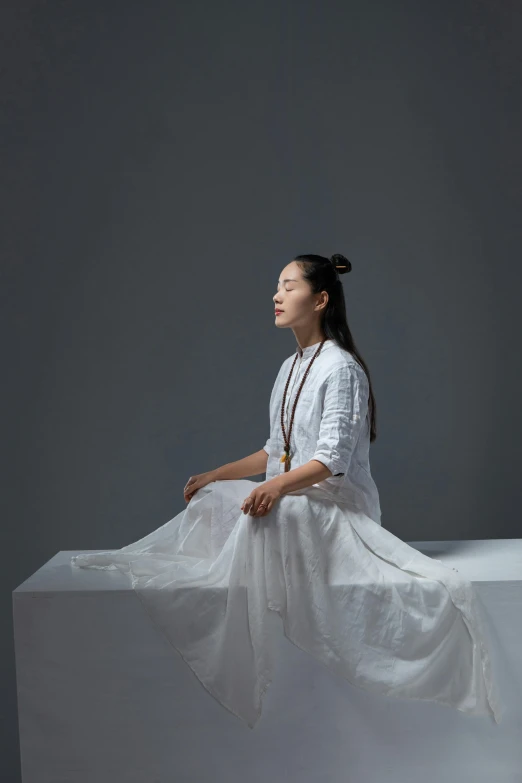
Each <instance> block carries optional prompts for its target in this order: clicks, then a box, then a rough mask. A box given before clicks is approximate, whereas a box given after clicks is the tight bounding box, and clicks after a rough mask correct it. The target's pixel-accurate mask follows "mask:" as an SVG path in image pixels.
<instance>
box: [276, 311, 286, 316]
mask: <svg viewBox="0 0 522 783" xmlns="http://www.w3.org/2000/svg"><path fill="white" fill-rule="evenodd" d="M282 312H284V311H283V310H275V314H276V315H278V314H279V313H282Z"/></svg>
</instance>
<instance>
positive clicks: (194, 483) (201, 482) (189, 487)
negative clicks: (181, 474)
mask: <svg viewBox="0 0 522 783" xmlns="http://www.w3.org/2000/svg"><path fill="white" fill-rule="evenodd" d="M211 481H216V476H215V474H214V471H212V470H208V471H207V472H206V473H197V474H196V475H195V476H191V477H190V478H189V480H188V481H187V483H186V484H185V487H184V488H183V497H184V498H185V503H189V502H190V501H191V500H192V498H193V496H194V495H195V494H196V492H197V491H198V489H201V487H205V486H206V485H207V484H210V482H211Z"/></svg>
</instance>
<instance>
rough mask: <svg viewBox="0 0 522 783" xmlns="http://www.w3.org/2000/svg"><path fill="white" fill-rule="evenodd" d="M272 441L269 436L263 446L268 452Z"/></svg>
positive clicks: (268, 452)
mask: <svg viewBox="0 0 522 783" xmlns="http://www.w3.org/2000/svg"><path fill="white" fill-rule="evenodd" d="M270 443H271V440H270V437H269V438H268V440H267V442H266V443H265V445H264V446H263V448H264V450H265V451H266V453H267V454H270Z"/></svg>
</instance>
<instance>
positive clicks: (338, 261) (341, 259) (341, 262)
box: [330, 253, 352, 275]
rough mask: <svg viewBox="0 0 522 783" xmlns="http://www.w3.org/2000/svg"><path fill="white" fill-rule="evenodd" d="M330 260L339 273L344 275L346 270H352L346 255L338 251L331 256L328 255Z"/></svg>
mask: <svg viewBox="0 0 522 783" xmlns="http://www.w3.org/2000/svg"><path fill="white" fill-rule="evenodd" d="M330 261H331V263H332V264H333V266H334V267H335V268H336V269H337V273H338V274H340V275H345V274H346V273H347V272H351V271H352V265H351V263H350V261H348V259H347V258H346V256H342V255H341V254H340V253H334V254H333V256H330Z"/></svg>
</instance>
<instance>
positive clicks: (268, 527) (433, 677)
mask: <svg viewBox="0 0 522 783" xmlns="http://www.w3.org/2000/svg"><path fill="white" fill-rule="evenodd" d="M350 270H351V264H350V262H349V261H348V259H346V258H345V257H344V256H341V255H335V256H332V258H331V259H328V258H324V257H322V256H317V255H304V256H297V257H296V258H295V259H294V260H292V262H291V263H289V264H288V265H287V266H286V267H285V268H284V269H283V270H282V274H281V279H280V280H279V281H278V284H277V292H276V294H275V296H274V303H275V309H276V314H275V321H276V325H277V326H278V327H280V328H291V329H292V331H293V332H294V335H295V337H296V340H297V349H296V351H295V353H294V354H292V355H291V356H289V357H288V358H287V359H286V360H285V361H284V362H283V364H282V366H281V369H280V370H279V373H278V375H277V378H276V381H275V384H274V387H273V390H272V394H271V398H270V436H269V438H268V440H267V442H266V445H265V446H264V448H263V449H260V450H259V451H258V452H255V453H254V454H251V455H250V456H248V457H245V458H244V459H241V460H238V461H237V462H232V463H228V464H226V465H223V466H222V467H219V468H217V469H215V470H212V471H209V472H206V473H202V474H199V475H196V476H192V477H191V478H190V479H189V481H188V482H187V484H186V486H185V488H184V496H185V501H186V502H187V503H188V505H187V508H186V509H185V510H184V511H181V512H180V513H179V514H177V515H176V516H175V517H174V518H173V519H171V520H170V521H168V522H167V523H166V524H165V525H163V526H162V527H160V528H158V529H157V530H155V531H154V532H153V533H151V534H149V535H148V536H146V537H145V538H143V539H141V540H139V541H137V542H135V543H134V544H131V545H129V546H127V547H124V548H123V549H119V550H116V551H112V552H100V553H93V554H82V555H77V556H76V557H73V558H72V563H73V565H75V566H79V567H87V568H109V569H112V568H118V569H120V570H122V571H124V572H127V573H129V574H130V576H131V578H132V584H133V587H134V589H135V590H136V592H137V594H138V595H139V597H140V599H141V600H142V601H143V604H144V606H145V608H146V609H147V611H148V612H149V615H150V617H151V619H152V620H153V622H154V623H155V625H156V626H157V627H158V628H159V629H160V630H161V631H162V633H164V634H165V636H166V637H167V639H168V640H169V641H170V642H171V644H172V645H173V647H174V648H175V649H176V650H177V651H178V652H179V653H180V655H181V656H182V657H183V659H184V660H185V661H186V662H187V663H188V665H189V666H190V667H191V669H192V670H193V671H194V673H195V674H196V675H197V677H198V678H199V680H200V682H201V683H202V684H203V685H204V686H205V687H206V688H207V690H208V691H209V692H210V693H211V694H212V695H213V696H214V697H215V698H216V699H217V700H218V701H219V702H220V703H221V704H222V705H223V706H225V707H226V708H227V709H229V710H230V711H231V712H233V713H234V714H235V715H237V716H238V717H240V718H242V719H243V720H245V721H246V723H247V724H248V725H249V726H250V727H253V726H254V725H255V723H256V722H257V720H258V718H259V716H260V714H261V704H262V697H263V694H264V692H265V691H266V689H267V687H268V686H269V684H270V682H271V676H272V670H273V639H272V637H271V634H270V631H269V628H270V627H271V626H270V624H269V623H268V622H267V621H268V617H269V612H270V611H275V612H277V613H278V614H279V615H280V616H281V618H282V621H283V628H284V633H285V635H286V636H287V637H288V639H290V641H292V642H293V643H294V644H296V645H297V646H298V647H300V648H301V649H302V650H304V651H306V652H308V653H310V654H311V655H313V656H314V657H316V658H317V659H318V660H320V661H321V662H322V663H324V664H326V665H327V666H328V667H329V668H330V669H331V670H332V671H333V672H336V673H337V674H339V675H340V676H341V677H344V678H345V679H347V680H348V681H349V682H351V683H352V684H353V685H355V686H358V687H361V688H367V689H370V690H373V691H378V692H380V693H382V694H386V695H392V696H399V697H402V698H412V699H423V700H431V701H436V702H439V703H441V704H445V705H448V706H453V707H456V708H457V709H458V710H460V711H462V712H466V713H471V714H477V715H492V716H493V718H494V719H495V721H496V722H497V723H499V722H500V708H499V702H498V699H497V696H496V694H495V684H494V682H492V677H491V665H490V658H489V655H488V651H487V649H486V647H485V644H484V641H483V637H482V627H481V618H480V613H479V611H478V607H477V605H476V602H475V594H474V590H473V586H472V585H471V583H469V582H467V581H466V580H463V579H462V578H460V577H459V576H458V575H457V573H455V570H454V569H451V568H448V567H447V566H444V565H443V564H442V563H441V562H440V561H438V560H434V559H431V558H429V557H427V556H425V555H423V554H421V553H420V552H418V551H417V550H415V549H413V548H412V547H410V546H408V544H406V543H404V542H402V541H401V540H400V539H398V538H397V537H396V536H394V535H393V534H392V533H390V532H389V531H387V530H385V529H384V528H383V527H382V526H381V520H380V517H381V511H380V505H379V495H378V491H377V487H376V485H375V483H374V481H373V479H372V477H371V472H370V463H369V446H370V443H371V442H372V441H373V440H375V437H376V424H375V421H376V408H375V400H374V396H373V391H372V386H371V381H370V375H369V372H368V368H367V367H366V364H365V363H364V361H363V359H362V358H361V356H360V355H359V353H358V351H357V349H356V348H355V345H354V341H353V338H352V335H351V333H350V329H349V327H348V323H347V320H346V310H345V303H344V294H343V288H342V284H341V281H340V278H339V275H340V274H345V273H346V272H349V271H350ZM263 472H266V481H263V482H255V481H252V480H250V479H248V478H246V477H248V476H256V475H259V474H260V473H263Z"/></svg>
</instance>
